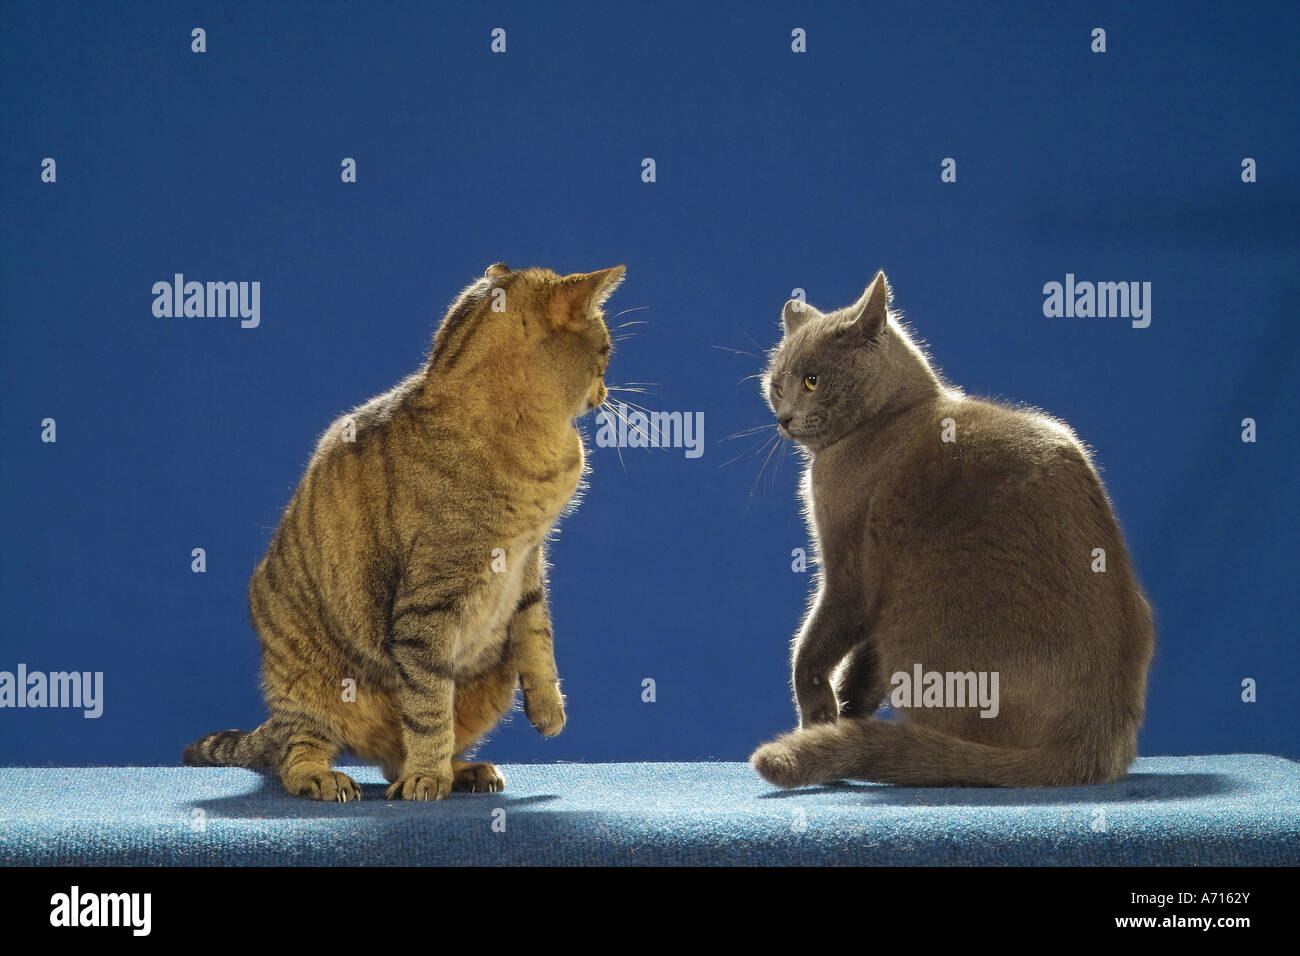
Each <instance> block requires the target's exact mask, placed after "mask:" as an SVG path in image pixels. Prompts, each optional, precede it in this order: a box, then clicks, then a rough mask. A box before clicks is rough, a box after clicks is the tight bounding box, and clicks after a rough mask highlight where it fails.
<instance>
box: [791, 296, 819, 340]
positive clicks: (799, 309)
mask: <svg viewBox="0 0 1300 956" xmlns="http://www.w3.org/2000/svg"><path fill="white" fill-rule="evenodd" d="M816 315H821V313H820V312H818V311H817V310H816V309H814V308H813V307H812V306H811V305H809V304H808V303H807V302H805V301H803V300H802V299H791V300H790V301H789V302H787V303H786V304H785V308H784V309H782V310H781V327H782V328H783V329H785V334H786V335H789V334H790V333H792V332H794V331H795V330H796V329H798V328H799V327H800V326H802V325H803V324H804V323H805V322H807V321H808V320H809V319H811V318H812V317H813V316H816Z"/></svg>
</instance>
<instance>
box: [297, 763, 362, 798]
mask: <svg viewBox="0 0 1300 956" xmlns="http://www.w3.org/2000/svg"><path fill="white" fill-rule="evenodd" d="M283 782H284V788H285V789H286V790H288V791H289V792H290V793H292V794H293V795H294V796H296V797H306V798H308V799H309V800H324V801H326V802H328V803H351V802H354V801H357V800H360V799H361V788H360V787H358V786H357V782H356V781H355V780H353V779H352V778H351V777H349V776H348V775H347V774H345V773H339V772H338V771H337V770H320V771H316V770H307V771H298V772H296V773H293V774H290V775H289V777H288V778H287V779H285V780H284V781H283Z"/></svg>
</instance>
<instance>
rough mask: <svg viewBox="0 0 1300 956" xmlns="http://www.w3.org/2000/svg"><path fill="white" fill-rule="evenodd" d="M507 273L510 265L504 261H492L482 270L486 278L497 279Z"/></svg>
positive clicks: (508, 273)
mask: <svg viewBox="0 0 1300 956" xmlns="http://www.w3.org/2000/svg"><path fill="white" fill-rule="evenodd" d="M508 275H510V267H509V266H508V265H506V264H505V263H504V262H494V263H492V265H490V266H488V267H487V269H486V270H484V272H483V277H484V278H486V279H499V278H501V277H502V276H508Z"/></svg>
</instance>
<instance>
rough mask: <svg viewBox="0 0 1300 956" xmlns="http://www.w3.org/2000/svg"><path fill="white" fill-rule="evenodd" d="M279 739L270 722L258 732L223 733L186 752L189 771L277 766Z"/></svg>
mask: <svg viewBox="0 0 1300 956" xmlns="http://www.w3.org/2000/svg"><path fill="white" fill-rule="evenodd" d="M279 744H280V741H279V735H278V734H277V733H276V732H275V730H274V729H273V728H272V725H271V721H269V720H268V721H267V722H266V723H264V724H262V726H260V727H258V728H257V729H256V730H247V731H245V730H222V731H219V732H217V733H215V734H208V735H207V736H206V737H200V738H199V739H198V740H196V741H194V743H192V744H190V745H189V746H188V747H186V748H185V755H184V757H182V759H183V760H184V761H185V763H186V764H187V765H188V766H190V767H268V766H271V765H272V764H273V763H274V762H275V756H276V752H277V751H278V749H279Z"/></svg>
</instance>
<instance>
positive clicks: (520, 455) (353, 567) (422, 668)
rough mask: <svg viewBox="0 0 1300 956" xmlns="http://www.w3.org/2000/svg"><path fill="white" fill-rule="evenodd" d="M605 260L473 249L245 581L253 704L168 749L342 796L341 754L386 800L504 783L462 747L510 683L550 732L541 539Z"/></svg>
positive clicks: (604, 358) (317, 794)
mask: <svg viewBox="0 0 1300 956" xmlns="http://www.w3.org/2000/svg"><path fill="white" fill-rule="evenodd" d="M623 273H624V268H623V267H622V266H615V267H614V268H612V269H606V270H604V271H601V272H592V273H588V274H579V275H570V276H565V277H561V276H559V275H557V274H555V273H554V272H551V271H549V270H546V269H524V270H521V271H511V270H510V269H509V268H508V267H507V266H506V265H504V264H502V263H498V264H496V265H493V266H490V267H489V268H488V270H487V272H486V274H485V275H484V277H483V278H481V279H479V280H478V281H477V282H474V283H473V284H472V285H470V286H469V287H468V288H466V289H465V290H464V291H463V292H462V293H461V295H460V296H459V298H457V299H456V301H455V302H454V303H453V304H452V306H451V309H450V310H449V311H448V313H447V315H446V317H445V318H444V320H443V322H442V324H441V326H440V327H439V329H438V331H437V333H436V335H435V337H434V341H433V347H432V351H431V354H430V356H429V358H428V360H427V362H426V363H425V365H424V367H423V368H422V369H420V370H419V371H418V372H416V373H415V374H414V375H411V376H410V377H409V378H407V379H406V380H405V381H403V382H402V383H401V384H400V385H398V386H397V387H396V388H394V389H393V390H392V391H389V392H387V393H385V394H383V395H380V396H378V397H377V398H374V399H372V400H370V401H369V402H367V403H366V404H364V405H362V406H361V407H360V408H357V409H355V410H354V411H352V412H351V413H349V414H347V415H345V416H343V417H342V418H340V419H339V420H338V421H336V422H335V423H334V424H333V425H332V426H331V427H330V428H329V430H328V431H326V432H325V435H324V437H322V438H321V440H320V443H319V445H318V446H317V448H316V452H315V454H314V455H313V457H312V459H311V462H310V464H309V465H308V466H307V471H306V474H305V475H304V476H303V478H302V481H301V483H300V484H299V486H298V489H297V491H296V492H295V494H294V496H293V499H292V500H291V501H290V502H289V506H288V508H287V509H286V510H285V513H284V517H283V518H282V520H281V521H280V525H279V527H278V528H277V530H276V532H275V534H274V536H273V537H272V539H271V544H270V548H269V550H268V552H267V554H266V556H265V557H264V558H263V559H262V561H261V562H260V563H259V564H258V566H257V569H256V570H255V571H254V573H253V578H252V583H251V585H250V587H249V603H250V607H251V612H252V621H253V625H254V627H255V628H256V629H257V633H258V637H259V639H260V642H261V646H262V685H263V691H264V694H265V697H266V701H267V705H268V708H269V710H270V719H268V720H267V721H266V723H264V724H262V725H261V726H260V727H258V728H257V729H256V730H253V731H250V732H242V731H237V730H227V731H223V732H221V733H215V734H209V735H208V736H206V737H204V738H202V739H201V740H199V741H197V742H195V743H193V744H191V745H190V746H189V747H188V748H187V749H186V751H185V762H186V763H187V764H191V765H198V766H240V767H262V766H267V767H273V768H275V770H276V771H277V772H278V774H279V777H280V780H281V781H282V782H283V784H284V786H285V788H286V789H287V790H288V791H289V792H290V793H292V794H297V795H299V796H304V797H311V798H314V799H317V800H337V801H348V800H359V799H360V798H361V791H360V789H359V788H358V786H357V784H356V782H355V781H353V780H352V779H351V778H350V777H348V776H347V775H345V774H343V773H340V772H338V771H336V770H333V769H332V765H333V762H334V760H335V759H336V758H337V757H338V756H339V755H340V754H341V753H343V752H344V751H347V752H350V753H352V754H353V755H355V756H357V757H359V758H361V759H362V760H364V761H366V762H369V763H376V764H378V765H379V766H380V767H381V768H382V770H383V773H384V776H385V777H386V778H387V779H388V780H389V781H390V783H391V784H392V785H391V786H390V787H389V788H388V792H387V794H388V798H389V799H399V798H400V799H403V800H441V799H443V798H444V797H446V796H447V795H448V794H450V793H451V792H452V791H453V790H467V791H497V790H501V789H502V788H503V787H504V786H505V781H504V779H503V778H502V776H501V774H500V773H499V772H498V771H497V769H496V768H495V767H493V766H492V765H491V764H489V763H471V762H467V761H466V760H465V759H464V758H465V756H466V754H467V751H469V750H470V748H471V747H473V745H474V744H475V742H476V741H478V740H479V739H480V738H481V737H482V736H483V735H484V734H485V733H487V732H488V731H489V730H491V729H492V728H493V727H494V726H495V725H496V724H497V722H498V721H499V720H500V719H501V717H502V715H503V714H505V713H506V712H507V711H508V710H509V709H510V708H511V706H512V705H513V701H514V695H515V690H516V688H517V687H519V688H521V689H522V691H523V697H524V712H525V714H526V716H527V718H528V720H529V722H530V723H531V724H532V726H533V727H534V728H536V729H537V730H538V731H539V732H541V733H542V734H544V735H546V736H548V737H549V736H553V735H555V734H558V733H559V732H560V730H561V729H562V728H563V727H564V722H565V712H564V698H563V697H562V696H561V694H560V688H559V681H558V677H557V673H556V666H555V656H554V652H553V649H552V640H551V620H550V614H549V611H548V609H547V600H546V558H545V553H544V547H545V541H546V539H547V536H548V534H549V533H550V532H551V529H552V527H553V526H554V524H555V522H556V520H557V519H558V518H559V516H560V515H561V513H563V512H564V511H565V510H566V508H568V507H569V506H570V505H571V504H572V503H573V502H574V500H575V492H576V491H577V488H578V484H579V480H580V479H581V477H582V474H583V468H584V458H583V447H582V441H581V439H580V437H579V435H578V432H577V430H576V428H575V427H574V422H575V419H576V418H578V417H580V416H582V415H583V414H585V413H586V412H587V411H589V410H590V409H592V408H595V407H597V406H598V405H600V404H601V403H602V402H604V401H605V397H606V391H605V384H604V374H605V370H606V368H607V366H608V364H609V356H610V336H609V332H608V330H607V329H606V327H605V322H604V316H603V314H602V312H601V307H602V306H603V305H604V303H605V300H606V299H608V298H609V296H610V294H611V293H612V292H613V291H614V289H615V288H616V287H617V286H618V284H619V283H620V282H621V281H622V278H623ZM349 688H351V689H352V690H351V692H349Z"/></svg>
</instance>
